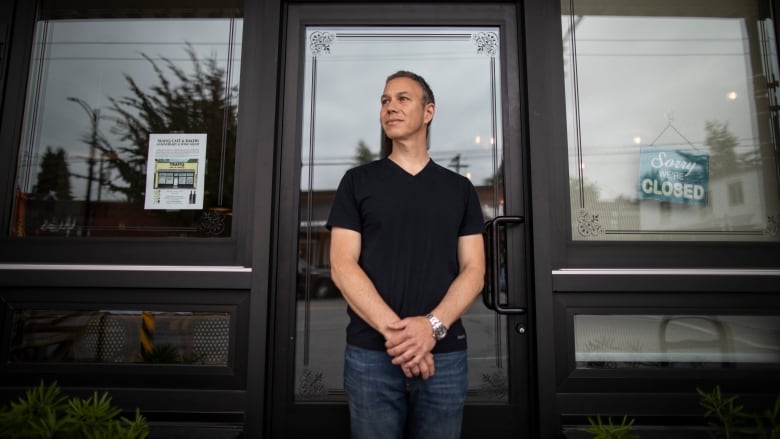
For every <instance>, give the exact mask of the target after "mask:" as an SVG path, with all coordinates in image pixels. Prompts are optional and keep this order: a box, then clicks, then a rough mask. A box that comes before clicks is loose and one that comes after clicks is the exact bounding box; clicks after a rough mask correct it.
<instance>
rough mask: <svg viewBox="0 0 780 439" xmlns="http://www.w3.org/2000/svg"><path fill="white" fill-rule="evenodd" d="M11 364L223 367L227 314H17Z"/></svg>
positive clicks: (113, 312)
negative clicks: (56, 363)
mask: <svg viewBox="0 0 780 439" xmlns="http://www.w3.org/2000/svg"><path fill="white" fill-rule="evenodd" d="M13 321H14V330H13V336H12V339H11V340H12V343H11V355H10V358H11V362H65V363H174V364H200V365H218V366H227V364H228V350H229V346H230V313H227V312H164V311H114V310H95V311H83V310H21V311H17V312H15V313H14V320H13Z"/></svg>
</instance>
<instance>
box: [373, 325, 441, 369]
mask: <svg viewBox="0 0 780 439" xmlns="http://www.w3.org/2000/svg"><path fill="white" fill-rule="evenodd" d="M387 329H388V333H389V336H387V337H386V341H385V348H386V349H387V354H388V355H390V356H391V357H393V364H395V365H396V366H400V367H401V370H403V372H404V375H405V376H406V377H407V378H412V377H415V376H420V377H421V378H422V379H424V380H427V379H428V378H430V377H431V376H433V373H434V371H435V366H434V362H433V354H432V353H431V350H433V347H434V346H436V339H434V338H433V333H432V330H431V323H430V322H429V321H428V319H426V318H425V317H422V316H417V317H407V318H404V319H401V320H398V321H395V322H392V323H390V324H389V325H387Z"/></svg>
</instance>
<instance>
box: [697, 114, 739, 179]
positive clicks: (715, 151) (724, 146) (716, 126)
mask: <svg viewBox="0 0 780 439" xmlns="http://www.w3.org/2000/svg"><path fill="white" fill-rule="evenodd" d="M705 130H706V131H707V139H706V140H705V144H707V145H709V147H710V177H711V178H718V177H724V176H726V175H729V174H734V173H737V172H740V171H741V170H742V168H743V167H744V165H745V161H744V160H743V159H741V158H740V157H738V156H737V152H736V147H737V145H738V144H739V141H738V139H737V137H736V136H735V135H733V134H732V133H731V132H730V131H729V125H728V123H725V122H718V121H708V122H707V123H706V124H705Z"/></svg>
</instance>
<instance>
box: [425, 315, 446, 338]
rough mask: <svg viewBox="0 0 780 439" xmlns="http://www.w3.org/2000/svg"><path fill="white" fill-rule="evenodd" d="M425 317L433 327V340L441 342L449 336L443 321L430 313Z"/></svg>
mask: <svg viewBox="0 0 780 439" xmlns="http://www.w3.org/2000/svg"><path fill="white" fill-rule="evenodd" d="M425 317H426V318H427V319H428V321H429V322H431V326H432V327H433V338H435V339H436V341H439V340H441V339H443V338H444V337H446V336H447V327H446V326H445V325H444V323H442V322H441V320H439V319H437V318H436V316H435V315H433V314H430V313H429V314H428V315H426V316H425Z"/></svg>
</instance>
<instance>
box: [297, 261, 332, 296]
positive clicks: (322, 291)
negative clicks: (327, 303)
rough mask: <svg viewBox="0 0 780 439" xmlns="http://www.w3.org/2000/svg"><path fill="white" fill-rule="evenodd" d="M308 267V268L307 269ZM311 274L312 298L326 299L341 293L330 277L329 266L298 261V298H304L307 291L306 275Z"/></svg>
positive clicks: (310, 289)
mask: <svg viewBox="0 0 780 439" xmlns="http://www.w3.org/2000/svg"><path fill="white" fill-rule="evenodd" d="M307 267H308V270H307ZM307 275H308V276H309V285H308V286H309V297H310V298H312V299H324V298H327V297H337V296H339V295H341V292H339V289H338V288H336V285H335V284H334V283H333V281H332V280H331V278H330V268H329V267H314V266H311V265H307V264H306V262H305V261H303V260H299V261H298V280H297V285H296V291H297V294H298V298H299V299H302V298H303V297H304V294H305V292H306V276H307Z"/></svg>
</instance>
